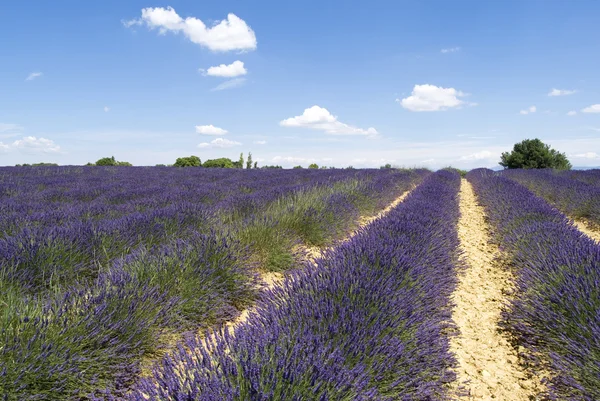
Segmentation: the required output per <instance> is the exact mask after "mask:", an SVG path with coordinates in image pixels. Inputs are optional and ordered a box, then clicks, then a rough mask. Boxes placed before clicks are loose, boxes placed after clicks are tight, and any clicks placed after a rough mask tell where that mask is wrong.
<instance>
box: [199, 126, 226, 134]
mask: <svg viewBox="0 0 600 401" xmlns="http://www.w3.org/2000/svg"><path fill="white" fill-rule="evenodd" d="M196 132H197V133H198V134H202V135H225V134H226V133H227V130H224V129H223V128H219V127H215V126H214V125H212V124H211V125H196Z"/></svg>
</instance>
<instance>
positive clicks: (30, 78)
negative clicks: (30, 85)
mask: <svg viewBox="0 0 600 401" xmlns="http://www.w3.org/2000/svg"><path fill="white" fill-rule="evenodd" d="M42 75H44V74H43V73H41V72H32V73H31V74H29V75H28V76H27V78H25V81H33V80H34V79H36V78H39V77H41V76H42Z"/></svg>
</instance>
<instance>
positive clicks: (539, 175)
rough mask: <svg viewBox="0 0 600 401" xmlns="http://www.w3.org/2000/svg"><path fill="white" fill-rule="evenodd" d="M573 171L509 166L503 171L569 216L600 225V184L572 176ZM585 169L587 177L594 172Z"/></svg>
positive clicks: (508, 176)
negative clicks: (525, 168) (519, 168)
mask: <svg viewBox="0 0 600 401" xmlns="http://www.w3.org/2000/svg"><path fill="white" fill-rule="evenodd" d="M569 173H570V174H572V172H555V171H553V170H550V169H545V170H505V171H503V172H502V175H503V176H504V177H507V178H510V179H512V180H514V181H517V182H518V183H520V184H522V185H524V186H526V187H527V188H528V189H529V190H531V191H532V192H533V193H535V194H536V195H537V196H540V197H542V198H544V199H545V200H546V201H548V202H550V203H551V204H552V205H554V206H556V207H557V208H558V209H560V210H561V211H562V212H563V213H565V214H567V215H568V216H570V217H572V218H575V219H579V218H583V219H586V220H588V221H589V222H591V223H592V224H594V225H596V226H598V227H600V186H597V185H594V184H592V183H586V182H584V181H582V180H577V179H572V178H571V176H570V174H569ZM585 173H586V174H585V176H587V177H590V176H592V174H593V173H592V172H585ZM578 176H581V174H578Z"/></svg>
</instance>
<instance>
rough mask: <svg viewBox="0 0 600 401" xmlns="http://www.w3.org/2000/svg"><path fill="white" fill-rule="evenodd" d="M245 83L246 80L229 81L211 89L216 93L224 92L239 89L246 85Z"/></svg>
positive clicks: (235, 79)
mask: <svg viewBox="0 0 600 401" xmlns="http://www.w3.org/2000/svg"><path fill="white" fill-rule="evenodd" d="M245 82H246V78H234V79H230V80H229V81H225V82H223V83H222V84H220V85H217V86H215V87H214V88H212V89H211V91H212V92H215V91H222V90H225V89H233V88H237V87H239V86H242V85H244V83H245Z"/></svg>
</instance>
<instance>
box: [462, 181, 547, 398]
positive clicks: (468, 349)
mask: <svg viewBox="0 0 600 401" xmlns="http://www.w3.org/2000/svg"><path fill="white" fill-rule="evenodd" d="M460 212H461V217H460V220H459V224H458V235H459V238H460V242H461V251H462V252H463V260H464V262H465V263H466V267H465V269H464V270H463V271H461V272H460V273H459V283H458V286H457V288H456V291H455V293H454V295H453V301H454V303H455V307H454V310H453V320H454V322H455V323H456V325H457V326H458V329H459V331H460V334H459V335H458V336H456V337H453V338H452V339H451V344H450V349H451V351H452V352H453V353H454V354H455V355H456V358H457V360H458V364H459V366H458V368H457V372H456V373H457V375H458V381H457V382H456V383H455V390H457V391H459V394H460V393H463V394H461V395H460V396H458V395H457V399H461V400H462V399H465V400H492V399H493V400H511V401H512V400H515V401H521V400H534V399H535V394H537V393H538V390H537V388H539V382H538V381H537V380H532V379H530V378H528V377H527V375H526V374H525V372H524V371H523V370H522V369H521V368H520V365H519V363H518V362H519V360H518V356H517V353H516V352H515V350H514V348H513V347H512V346H511V345H510V344H509V342H508V340H507V338H506V337H505V336H504V334H502V333H500V332H499V331H498V321H499V320H500V311H501V308H502V305H503V304H504V303H505V302H506V297H507V294H509V293H510V291H511V290H512V282H513V277H512V275H511V273H510V272H509V271H507V270H505V269H502V268H501V266H499V265H498V263H497V262H495V257H496V256H497V255H498V252H499V251H498V248H497V247H496V246H495V245H493V244H491V243H490V241H489V228H488V226H487V223H486V221H485V218H484V210H483V207H482V206H480V205H478V203H477V199H476V197H475V193H474V192H473V188H472V186H471V184H470V183H469V182H468V181H466V180H465V179H463V180H462V182H461V188H460Z"/></svg>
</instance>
